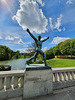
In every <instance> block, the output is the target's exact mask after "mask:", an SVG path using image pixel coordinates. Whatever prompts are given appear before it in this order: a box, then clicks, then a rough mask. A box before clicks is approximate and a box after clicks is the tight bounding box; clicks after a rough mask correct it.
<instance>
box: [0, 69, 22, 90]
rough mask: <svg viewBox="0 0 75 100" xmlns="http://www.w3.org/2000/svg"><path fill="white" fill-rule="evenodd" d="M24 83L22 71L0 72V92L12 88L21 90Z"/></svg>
mask: <svg viewBox="0 0 75 100" xmlns="http://www.w3.org/2000/svg"><path fill="white" fill-rule="evenodd" d="M23 81H24V71H23V70H16V71H15V70H14V71H1V72H0V91H1V90H4V91H6V90H7V89H10V88H12V89H13V90H14V89H15V88H18V87H19V88H22V87H23Z"/></svg>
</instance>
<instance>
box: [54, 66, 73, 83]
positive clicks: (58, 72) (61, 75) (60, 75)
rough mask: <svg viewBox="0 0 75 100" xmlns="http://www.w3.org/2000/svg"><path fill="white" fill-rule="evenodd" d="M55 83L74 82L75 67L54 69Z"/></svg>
mask: <svg viewBox="0 0 75 100" xmlns="http://www.w3.org/2000/svg"><path fill="white" fill-rule="evenodd" d="M52 70H53V82H57V81H68V80H74V79H75V77H74V73H75V67H68V68H53V69H52Z"/></svg>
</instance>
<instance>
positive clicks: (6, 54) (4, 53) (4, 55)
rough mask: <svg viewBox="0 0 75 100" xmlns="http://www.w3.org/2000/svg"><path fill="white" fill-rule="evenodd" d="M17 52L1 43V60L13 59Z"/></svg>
mask: <svg viewBox="0 0 75 100" xmlns="http://www.w3.org/2000/svg"><path fill="white" fill-rule="evenodd" d="M14 55H15V52H14V51H13V50H11V49H10V48H8V47H7V46H3V45H0V61H2V60H8V59H11V58H12V57H13V56H14Z"/></svg>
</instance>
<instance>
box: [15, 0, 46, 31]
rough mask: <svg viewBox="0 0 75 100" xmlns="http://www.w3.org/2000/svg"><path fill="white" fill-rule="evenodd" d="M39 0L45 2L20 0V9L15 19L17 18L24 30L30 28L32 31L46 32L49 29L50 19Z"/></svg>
mask: <svg viewBox="0 0 75 100" xmlns="http://www.w3.org/2000/svg"><path fill="white" fill-rule="evenodd" d="M37 2H38V3H40V4H41V5H42V4H43V2H42V0H20V9H18V10H17V13H16V15H14V16H13V20H14V19H15V20H17V22H18V24H19V25H20V26H21V27H22V28H23V29H24V30H26V29H27V28H29V29H30V30H31V32H33V31H34V32H36V33H44V32H45V31H47V28H46V27H47V25H48V20H47V19H46V17H45V15H44V14H43V11H42V9H40V8H39V4H38V3H37Z"/></svg>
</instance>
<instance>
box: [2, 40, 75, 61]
mask: <svg viewBox="0 0 75 100" xmlns="http://www.w3.org/2000/svg"><path fill="white" fill-rule="evenodd" d="M45 54H46V59H51V58H54V57H55V55H71V56H72V55H73V56H75V38H74V39H68V40H66V41H64V42H61V43H59V44H57V45H56V46H55V47H53V48H50V49H49V50H47V51H45ZM33 55H34V52H31V53H20V52H19V51H16V52H14V51H13V50H11V49H10V48H9V47H7V46H3V45H0V61H2V60H9V59H14V58H29V57H31V56H33ZM38 59H43V57H42V56H41V55H39V56H38Z"/></svg>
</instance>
